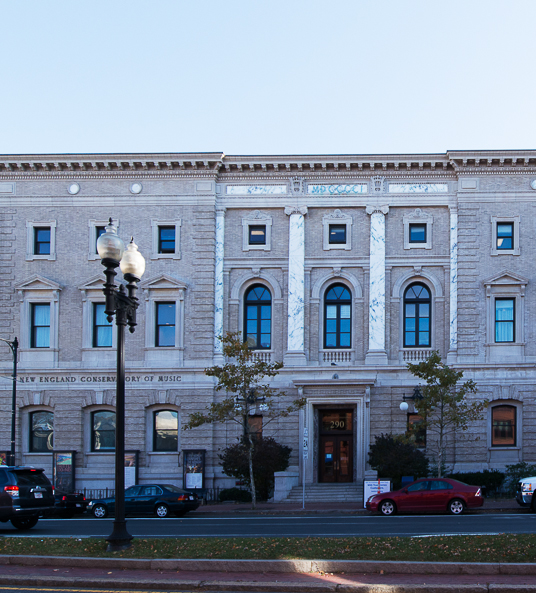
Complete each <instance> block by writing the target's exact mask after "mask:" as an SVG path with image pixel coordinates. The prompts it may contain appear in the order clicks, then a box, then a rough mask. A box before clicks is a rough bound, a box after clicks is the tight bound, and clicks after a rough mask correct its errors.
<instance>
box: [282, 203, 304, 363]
mask: <svg viewBox="0 0 536 593" xmlns="http://www.w3.org/2000/svg"><path fill="white" fill-rule="evenodd" d="M285 214H287V215H289V216H290V223H289V239H288V308H287V352H286V354H285V356H284V358H283V361H284V363H285V365H286V366H298V365H302V364H306V362H307V361H306V358H305V270H304V266H305V224H304V216H305V215H306V214H307V206H297V207H291V206H288V207H286V208H285Z"/></svg>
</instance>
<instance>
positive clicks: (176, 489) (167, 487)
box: [162, 484, 184, 492]
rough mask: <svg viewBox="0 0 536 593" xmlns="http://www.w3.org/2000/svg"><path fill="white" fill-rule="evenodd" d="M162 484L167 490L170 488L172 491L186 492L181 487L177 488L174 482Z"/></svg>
mask: <svg viewBox="0 0 536 593" xmlns="http://www.w3.org/2000/svg"><path fill="white" fill-rule="evenodd" d="M162 486H163V487H164V488H165V489H166V490H170V491H171V492H184V491H183V490H181V489H180V488H177V486H174V485H173V484H162Z"/></svg>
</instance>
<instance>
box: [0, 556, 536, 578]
mask: <svg viewBox="0 0 536 593" xmlns="http://www.w3.org/2000/svg"><path fill="white" fill-rule="evenodd" d="M97 563H98V568H125V569H131V570H154V571H158V570H174V571H177V570H182V571H197V572H199V571H202V572H225V573H229V572H236V573H240V572H250V573H251V572H253V573H255V572H256V573H264V572H276V573H281V574H285V573H286V574H289V573H302V574H307V573H316V572H325V573H340V572H345V573H356V572H360V573H368V574H404V575H413V574H421V575H483V576H492V575H499V574H501V575H516V576H520V575H536V563H526V564H525V563H499V562H497V563H492V562H459V563H456V562H396V561H382V560H210V559H204V558H201V559H194V558H192V559H169V560H167V559H157V560H150V559H130V558H88V557H83V556H80V557H69V556H16V555H11V556H5V555H4V556H3V555H0V565H10V566H47V567H52V566H59V567H69V568H95V567H96V564H97Z"/></svg>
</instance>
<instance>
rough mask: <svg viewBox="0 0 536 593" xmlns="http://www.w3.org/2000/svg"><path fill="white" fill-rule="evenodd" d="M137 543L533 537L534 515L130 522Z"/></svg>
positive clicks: (104, 522) (103, 532)
mask: <svg viewBox="0 0 536 593" xmlns="http://www.w3.org/2000/svg"><path fill="white" fill-rule="evenodd" d="M112 522H113V519H94V518H93V517H89V516H88V517H82V518H73V519H41V520H40V521H39V523H38V524H37V525H36V526H35V527H34V528H33V529H31V530H29V531H27V532H25V531H19V530H17V529H15V528H14V527H12V525H11V523H0V536H2V535H9V536H22V537H44V536H45V537H92V536H93V537H106V536H108V535H110V533H111V532H112ZM127 527H128V531H129V532H130V533H131V534H132V535H133V536H135V537H256V536H262V537H305V536H311V537H344V536H352V535H364V536H427V535H444V534H449V535H453V534H494V533H534V532H536V514H532V513H526V514H525V513H521V514H519V513H516V514H513V513H512V514H507V513H497V514H492V513H482V514H476V513H475V514H467V515H461V516H452V515H396V516H394V517H382V516H371V515H363V516H356V515H350V516H344V515H337V516H331V515H329V516H328V515H311V516H287V517H284V516H269V517H266V516H247V517H246V516H244V517H225V518H223V517H195V516H190V517H185V518H183V519H175V518H170V519H156V518H153V517H144V518H132V517H129V518H128V519H127Z"/></svg>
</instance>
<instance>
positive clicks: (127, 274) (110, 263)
mask: <svg viewBox="0 0 536 593" xmlns="http://www.w3.org/2000/svg"><path fill="white" fill-rule="evenodd" d="M97 253H98V254H99V256H100V258H101V260H102V261H101V263H102V265H103V266H104V268H105V269H104V275H105V277H106V282H105V284H104V288H103V289H102V292H103V293H104V295H105V297H106V302H105V310H104V312H105V313H106V315H107V319H108V321H109V322H110V323H111V322H112V320H113V318H114V315H115V324H116V326H117V384H116V397H115V519H114V528H113V531H112V534H111V535H110V536H109V537H108V538H107V539H106V541H107V542H108V551H109V552H114V551H118V550H124V549H126V548H128V547H129V546H130V542H131V540H132V536H131V535H130V534H129V533H128V531H127V523H126V521H125V326H126V325H127V324H128V329H129V331H130V333H134V328H135V327H136V325H137V324H136V309H137V308H138V299H137V298H136V290H137V289H138V286H137V283H138V282H139V281H140V280H141V277H142V276H143V273H144V272H145V259H144V258H143V256H142V255H141V253H140V252H139V251H138V246H137V245H136V244H135V243H134V239H133V238H131V241H130V243H129V245H128V247H127V249H126V251H125V244H124V243H123V241H122V239H121V238H120V237H119V236H118V234H117V230H116V228H115V227H114V225H113V223H112V219H111V218H110V222H109V223H108V225H107V226H106V232H105V233H103V234H102V235H101V236H100V237H99V238H98V240H97ZM117 267H120V268H121V272H123V278H124V279H125V280H126V281H127V286H126V289H125V286H124V285H123V284H120V285H119V287H117V286H116V284H115V276H116V275H117V272H116V268H117Z"/></svg>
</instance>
